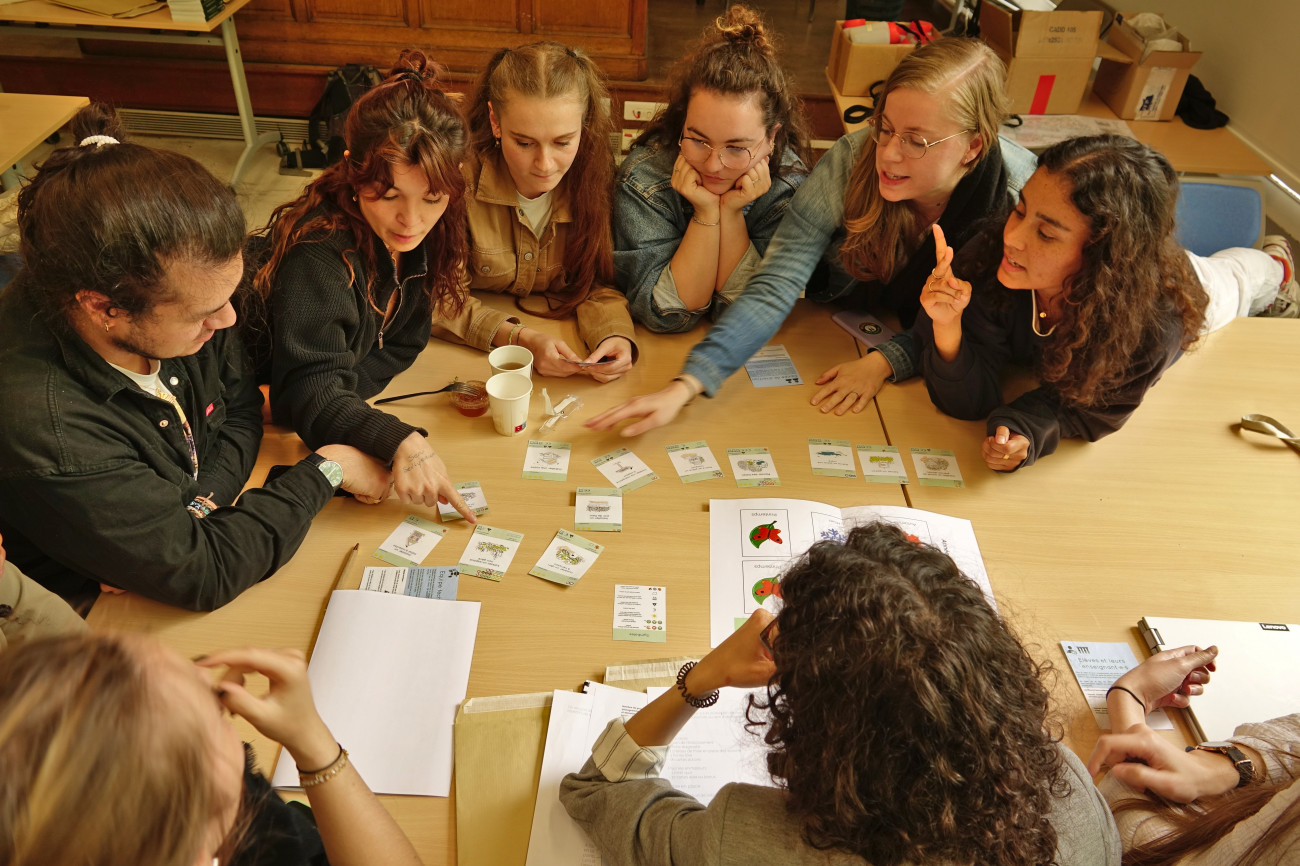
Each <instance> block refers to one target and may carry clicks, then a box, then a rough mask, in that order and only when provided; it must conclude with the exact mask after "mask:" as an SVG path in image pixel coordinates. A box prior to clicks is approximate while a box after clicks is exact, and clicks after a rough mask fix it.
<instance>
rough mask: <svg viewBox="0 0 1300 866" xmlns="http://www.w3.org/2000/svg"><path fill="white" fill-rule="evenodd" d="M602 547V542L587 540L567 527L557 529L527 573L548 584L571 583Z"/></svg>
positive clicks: (585, 568)
mask: <svg viewBox="0 0 1300 866" xmlns="http://www.w3.org/2000/svg"><path fill="white" fill-rule="evenodd" d="M604 550H605V546H604V545H603V544H597V543H596V542H594V541H588V540H587V539H585V538H583V537H582V536H581V535H574V534H573V533H572V532H570V531H569V530H567V529H560V530H557V531H556V533H555V537H554V538H552V539H551V543H550V544H548V545H547V546H546V552H545V553H543V554H542V558H541V559H539V560H537V564H536V565H534V566H533V567H532V570H530V571H529V572H528V573H529V574H531V575H532V576H533V577H540V578H541V579H542V580H549V581H551V582H552V583H559V584H563V585H564V586H573V585H574V584H575V583H577V582H578V580H579V579H580V578H581V577H582V576H583V575H584V574H586V573H587V569H589V568H591V566H592V565H593V564H595V562H596V557H598V556H600V554H601V553H602V552H603V551H604Z"/></svg>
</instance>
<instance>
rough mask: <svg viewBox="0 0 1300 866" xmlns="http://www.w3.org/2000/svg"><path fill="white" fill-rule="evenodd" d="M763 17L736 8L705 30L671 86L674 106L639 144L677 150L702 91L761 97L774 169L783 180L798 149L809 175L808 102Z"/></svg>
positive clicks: (670, 103)
mask: <svg viewBox="0 0 1300 866" xmlns="http://www.w3.org/2000/svg"><path fill="white" fill-rule="evenodd" d="M774 36H775V34H773V33H772V32H771V31H770V30H769V29H768V27H767V25H766V24H765V23H764V21H763V17H762V16H761V15H759V14H758V13H757V12H755V11H754V10H752V9H749V8H747V7H745V6H740V5H736V6H732V7H731V8H730V9H728V10H727V14H726V15H724V16H722V17H720V18H718V19H717V20H716V21H715V22H714V23H713V25H712V26H711V27H709V28H708V29H707V30H705V31H704V35H703V37H702V38H701V40H700V44H699V45H698V46H696V48H695V50H694V51H692V52H691V53H690V54H687V55H686V56H685V57H684V58H682V60H681V62H680V63H678V65H677V68H676V69H675V70H674V73H673V80H672V83H671V84H670V85H669V86H668V104H667V106H666V107H665V108H664V109H663V110H662V111H660V112H659V113H658V114H656V115H655V117H654V120H652V121H650V125H649V126H647V127H646V128H645V131H644V132H642V133H641V135H640V136H638V137H637V139H636V142H635V144H637V145H642V144H653V145H655V146H657V147H659V148H662V149H675V148H676V147H677V142H678V141H679V140H680V139H681V137H682V130H683V129H684V127H685V125H686V110H687V108H688V107H689V105H690V102H691V95H692V94H693V93H694V92H695V91H696V90H697V89H703V90H712V91H715V92H717V93H727V94H732V95H736V96H747V95H749V94H751V93H754V94H757V95H758V99H759V106H760V108H761V109H762V112H763V129H764V130H766V131H767V133H768V134H769V135H771V132H772V129H773V128H774V127H775V126H776V125H777V124H778V123H779V124H781V128H780V129H778V130H777V132H776V136H775V138H774V139H773V143H772V159H771V161H770V163H769V171H770V172H771V174H772V176H773V177H780V176H781V174H782V172H784V171H786V170H788V168H787V166H786V165H785V159H786V152H787V151H790V150H792V151H794V153H795V154H796V155H798V157H799V159H800V160H802V161H803V164H804V166H805V169H804V170H805V171H806V170H807V168H806V167H807V166H811V165H812V160H811V157H810V154H809V151H808V122H807V120H806V119H805V118H804V113H803V101H802V100H800V99H799V97H798V96H796V95H795V94H794V93H793V92H792V91H791V89H790V85H789V81H788V79H787V78H786V75H785V71H784V70H783V69H782V68H781V64H780V62H779V61H778V59H777V46H776V42H775V39H774Z"/></svg>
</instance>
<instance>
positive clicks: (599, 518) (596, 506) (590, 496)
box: [573, 487, 623, 532]
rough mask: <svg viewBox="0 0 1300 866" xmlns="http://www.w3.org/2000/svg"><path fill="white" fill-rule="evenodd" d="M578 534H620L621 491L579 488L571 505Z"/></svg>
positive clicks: (621, 516)
mask: <svg viewBox="0 0 1300 866" xmlns="http://www.w3.org/2000/svg"><path fill="white" fill-rule="evenodd" d="M573 512H574V514H573V528H574V529H576V530H578V531H579V532H622V531H623V491H621V490H619V489H618V488H617V487H579V488H578V495H577V497H575V499H574V505H573Z"/></svg>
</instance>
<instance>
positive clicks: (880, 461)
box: [858, 445, 907, 484]
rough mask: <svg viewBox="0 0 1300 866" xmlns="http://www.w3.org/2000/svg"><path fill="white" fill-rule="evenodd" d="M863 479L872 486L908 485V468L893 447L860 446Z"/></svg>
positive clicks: (859, 457)
mask: <svg viewBox="0 0 1300 866" xmlns="http://www.w3.org/2000/svg"><path fill="white" fill-rule="evenodd" d="M858 460H859V461H860V462H861V463H862V477H863V478H865V479H866V480H867V481H869V482H870V483H872V484H906V483H907V467H906V466H904V465H903V456H902V455H901V454H899V453H898V448H897V447H895V446H893V445H859V446H858Z"/></svg>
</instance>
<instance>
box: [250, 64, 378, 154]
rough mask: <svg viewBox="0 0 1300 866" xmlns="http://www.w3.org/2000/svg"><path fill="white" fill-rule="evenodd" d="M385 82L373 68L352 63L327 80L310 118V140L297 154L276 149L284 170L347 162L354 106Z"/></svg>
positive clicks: (337, 70)
mask: <svg viewBox="0 0 1300 866" xmlns="http://www.w3.org/2000/svg"><path fill="white" fill-rule="evenodd" d="M381 80H382V79H381V78H380V77H379V71H378V70H377V69H375V67H373V66H363V65H361V64H357V63H349V64H348V65H347V66H340V67H339V68H338V69H335V70H333V71H332V72H330V73H329V74H328V75H326V76H325V92H324V93H322V94H321V97H320V99H319V100H317V102H316V105H315V107H314V108H312V110H311V115H310V116H309V117H308V118H307V140H306V141H304V142H303V143H302V147H301V148H299V149H298V150H296V151H293V150H290V149H289V147H288V145H286V144H285V143H284V141H283V140H281V141H280V143H279V144H278V145H276V150H277V151H278V152H279V153H280V167H281V168H298V167H299V166H300V165H301V166H302V167H303V168H325V167H326V166H329V165H333V164H334V163H336V162H338V161H339V160H340V159H342V158H343V151H344V150H345V149H346V147H347V145H346V144H345V143H344V140H343V130H344V126H345V125H346V123H347V119H348V112H349V111H350V110H351V109H352V103H354V102H356V101H357V99H358V98H360V96H361V94H363V93H365V92H366V91H367V90H369V89H370V88H372V87H374V86H375V85H376V84H378V83H379V82H380V81H381Z"/></svg>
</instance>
